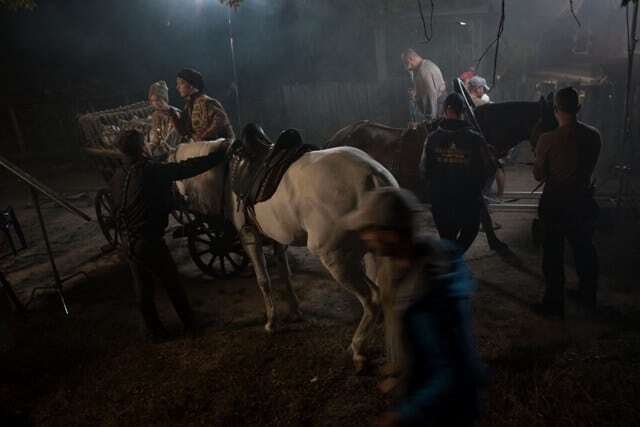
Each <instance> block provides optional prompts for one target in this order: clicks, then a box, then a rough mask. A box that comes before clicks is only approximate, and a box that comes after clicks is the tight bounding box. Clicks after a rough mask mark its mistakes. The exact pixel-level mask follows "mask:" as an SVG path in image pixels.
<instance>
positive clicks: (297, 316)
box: [273, 243, 302, 322]
mask: <svg viewBox="0 0 640 427" xmlns="http://www.w3.org/2000/svg"><path fill="white" fill-rule="evenodd" d="M273 249H274V252H275V255H276V260H277V262H278V271H279V273H280V278H281V279H282V281H284V285H285V295H284V296H285V300H286V302H287V306H288V308H289V319H290V320H291V321H294V322H298V321H300V320H302V312H301V311H300V302H299V301H298V297H297V296H296V293H295V291H294V290H293V286H292V285H291V267H290V266H289V259H288V257H287V248H286V247H285V246H284V245H280V244H277V243H276V244H274V246H273Z"/></svg>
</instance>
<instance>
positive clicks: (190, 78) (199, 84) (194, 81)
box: [178, 68, 205, 92]
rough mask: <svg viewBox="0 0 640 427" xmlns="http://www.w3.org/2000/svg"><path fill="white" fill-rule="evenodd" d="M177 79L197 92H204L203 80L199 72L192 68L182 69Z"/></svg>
mask: <svg viewBox="0 0 640 427" xmlns="http://www.w3.org/2000/svg"><path fill="white" fill-rule="evenodd" d="M178 77H180V78H181V79H182V80H184V81H185V82H187V83H189V84H190V85H191V86H193V87H194V88H196V89H198V91H199V92H202V91H204V88H205V86H204V79H203V78H202V74H200V72H198V71H196V70H194V69H192V68H183V69H182V70H180V72H179V73H178Z"/></svg>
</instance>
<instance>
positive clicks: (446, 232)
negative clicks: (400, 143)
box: [420, 93, 496, 252]
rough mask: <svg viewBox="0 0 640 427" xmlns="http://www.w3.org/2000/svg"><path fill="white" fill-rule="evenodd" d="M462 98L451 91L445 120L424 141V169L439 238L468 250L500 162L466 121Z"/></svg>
mask: <svg viewBox="0 0 640 427" xmlns="http://www.w3.org/2000/svg"><path fill="white" fill-rule="evenodd" d="M463 103H464V101H463V99H462V98H461V97H460V95H458V94H456V93H452V94H451V95H449V96H448V97H447V99H446V100H445V103H444V108H445V120H443V121H442V123H441V124H440V126H439V127H438V129H437V130H436V131H434V132H433V133H431V134H430V135H429V136H428V138H427V142H426V143H425V145H424V149H423V153H422V158H421V160H420V170H421V173H422V175H423V178H424V181H425V183H426V186H427V193H428V195H429V198H430V201H431V211H432V213H433V219H434V221H435V223H436V227H437V229H438V233H439V234H440V237H441V238H443V239H446V240H450V241H452V242H454V243H456V244H457V245H458V247H459V248H460V250H461V251H462V252H465V251H466V250H467V249H468V248H469V246H471V244H472V243H473V241H474V240H475V238H476V236H477V235H478V230H479V227H480V218H481V209H482V203H483V201H482V190H483V188H484V186H485V184H486V182H487V180H488V179H489V178H490V177H491V176H493V174H494V172H495V168H496V162H495V160H494V158H493V156H492V155H491V152H490V151H489V148H488V146H487V143H486V141H485V140H484V138H483V137H482V136H481V135H480V134H479V133H478V132H477V131H475V130H474V129H473V128H472V126H471V125H470V124H469V123H468V122H466V121H464V120H462V112H463Z"/></svg>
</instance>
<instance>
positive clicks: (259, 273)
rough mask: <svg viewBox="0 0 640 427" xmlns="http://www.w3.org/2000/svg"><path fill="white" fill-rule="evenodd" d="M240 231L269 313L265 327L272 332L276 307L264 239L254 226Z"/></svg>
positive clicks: (241, 239)
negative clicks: (265, 255)
mask: <svg viewBox="0 0 640 427" xmlns="http://www.w3.org/2000/svg"><path fill="white" fill-rule="evenodd" d="M238 233H239V234H240V241H241V242H242V246H243V247H244V250H245V251H246V252H247V255H248V256H249V259H250V260H251V263H252V264H253V270H254V272H255V274H256V281H257V282H258V287H259V288H260V291H261V292H262V297H263V298H264V307H265V311H266V315H267V323H266V324H265V325H264V329H265V330H266V331H267V332H272V331H273V328H274V325H275V307H274V305H273V296H272V294H271V279H270V277H269V271H268V269H267V261H266V259H265V257H264V252H263V251H262V239H261V238H260V236H259V234H258V233H257V232H256V231H255V230H254V229H253V228H252V227H249V226H246V225H245V226H244V227H242V228H241V229H240V230H239V231H238Z"/></svg>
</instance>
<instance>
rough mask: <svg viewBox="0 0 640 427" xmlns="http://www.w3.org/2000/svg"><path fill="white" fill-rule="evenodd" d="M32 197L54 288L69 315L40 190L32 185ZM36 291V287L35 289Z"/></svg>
mask: <svg viewBox="0 0 640 427" xmlns="http://www.w3.org/2000/svg"><path fill="white" fill-rule="evenodd" d="M31 197H32V200H33V204H34V206H35V207H36V212H37V213H38V222H40V229H41V230H42V237H43V238H44V244H45V246H46V248H47V255H48V256H49V263H50V264H51V270H52V271H53V279H54V281H55V283H54V285H55V286H54V287H53V289H54V290H55V291H56V292H57V294H58V296H59V297H60V301H61V302H62V306H63V308H64V312H65V314H66V315H67V316H68V315H69V308H68V307H67V302H66V301H65V299H64V293H63V292H62V279H61V278H60V273H58V267H57V266H56V260H55V258H54V257H53V252H52V250H51V244H50V243H49V234H48V233H47V227H46V226H45V224H44V218H43V217H42V209H40V200H39V199H38V192H37V191H36V190H35V188H34V187H31ZM34 291H35V289H34Z"/></svg>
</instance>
